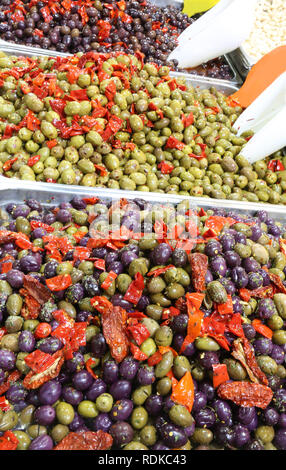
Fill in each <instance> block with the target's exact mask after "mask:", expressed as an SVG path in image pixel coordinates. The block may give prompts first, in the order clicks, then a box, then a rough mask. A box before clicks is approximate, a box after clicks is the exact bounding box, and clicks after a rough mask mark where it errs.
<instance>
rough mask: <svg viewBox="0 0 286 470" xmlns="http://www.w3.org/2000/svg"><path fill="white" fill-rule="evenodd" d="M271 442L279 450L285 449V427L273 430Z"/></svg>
mask: <svg viewBox="0 0 286 470" xmlns="http://www.w3.org/2000/svg"><path fill="white" fill-rule="evenodd" d="M273 444H274V445H275V446H276V447H277V448H278V449H281V450H286V429H284V428H281V429H277V430H276V431H275V437H274V440H273Z"/></svg>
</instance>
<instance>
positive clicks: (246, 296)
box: [239, 288, 251, 302]
mask: <svg viewBox="0 0 286 470" xmlns="http://www.w3.org/2000/svg"><path fill="white" fill-rule="evenodd" d="M239 297H240V298H241V300H244V302H249V301H250V299H251V291H250V290H248V289H245V288H242V289H239Z"/></svg>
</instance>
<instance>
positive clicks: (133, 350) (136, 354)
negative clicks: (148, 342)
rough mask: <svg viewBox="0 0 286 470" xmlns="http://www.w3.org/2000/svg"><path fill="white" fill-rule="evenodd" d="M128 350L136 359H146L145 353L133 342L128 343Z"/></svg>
mask: <svg viewBox="0 0 286 470" xmlns="http://www.w3.org/2000/svg"><path fill="white" fill-rule="evenodd" d="M130 351H131V354H132V356H133V357H134V359H137V361H146V359H148V356H147V354H145V353H144V352H142V351H141V349H140V348H138V346H136V345H135V344H133V343H130Z"/></svg>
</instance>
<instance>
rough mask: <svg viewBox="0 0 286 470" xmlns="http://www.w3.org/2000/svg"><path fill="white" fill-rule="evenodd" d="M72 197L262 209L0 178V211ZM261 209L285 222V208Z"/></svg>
mask: <svg viewBox="0 0 286 470" xmlns="http://www.w3.org/2000/svg"><path fill="white" fill-rule="evenodd" d="M74 196H81V197H87V196H96V197H98V198H100V199H101V200H104V201H106V202H110V201H116V200H118V199H120V198H125V199H130V200H133V199H143V200H145V201H146V202H150V203H151V204H164V205H171V206H176V205H177V204H178V203H180V202H181V201H184V200H186V199H188V200H190V203H191V206H192V207H194V208H195V207H203V208H204V209H205V210H207V209H214V208H221V209H226V210H230V211H233V210H235V211H237V212H238V213H241V214H247V215H254V214H255V213H256V212H257V211H259V210H261V209H262V205H261V203H250V202H248V201H232V200H227V199H225V200H221V199H210V198H197V197H191V196H190V197H186V196H180V195H172V194H161V193H151V192H149V193H145V192H139V191H123V190H117V189H105V188H86V187H83V186H69V185H63V184H55V185H53V186H51V184H49V183H34V182H31V181H18V180H8V179H6V178H3V177H1V178H0V209H4V208H5V207H6V205H7V204H9V203H20V202H22V201H23V200H25V199H28V198H33V199H36V200H37V201H39V202H40V203H42V204H43V205H45V206H51V205H52V206H54V205H56V204H60V203H61V202H68V201H70V200H71V199H72V198H73V197H74ZM263 210H264V211H266V212H267V213H268V215H269V216H270V217H272V218H273V219H275V220H277V221H281V222H284V223H286V207H284V206H280V205H275V204H263Z"/></svg>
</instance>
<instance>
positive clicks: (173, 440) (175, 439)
mask: <svg viewBox="0 0 286 470" xmlns="http://www.w3.org/2000/svg"><path fill="white" fill-rule="evenodd" d="M159 432H160V435H161V437H162V439H163V442H164V443H165V444H166V445H167V446H168V447H170V448H171V449H173V448H178V447H182V446H183V445H185V444H186V443H187V440H188V438H187V436H186V434H185V433H184V430H183V428H181V427H179V426H175V425H174V424H171V423H166V424H163V426H162V427H161V429H159Z"/></svg>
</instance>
